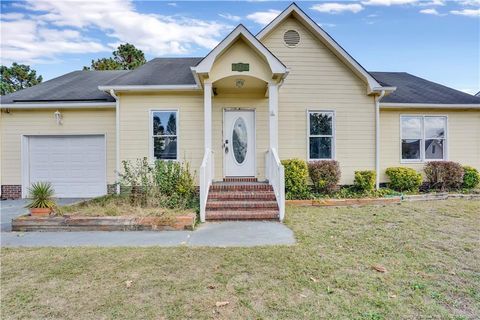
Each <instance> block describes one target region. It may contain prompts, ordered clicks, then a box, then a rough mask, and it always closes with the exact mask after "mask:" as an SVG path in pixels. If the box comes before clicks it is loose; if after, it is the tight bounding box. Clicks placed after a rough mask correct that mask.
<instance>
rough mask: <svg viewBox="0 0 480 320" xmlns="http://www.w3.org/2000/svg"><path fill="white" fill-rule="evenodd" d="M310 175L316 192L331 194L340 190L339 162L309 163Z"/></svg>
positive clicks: (319, 161) (322, 161)
mask: <svg viewBox="0 0 480 320" xmlns="http://www.w3.org/2000/svg"><path fill="white" fill-rule="evenodd" d="M308 173H309V174H310V179H312V183H313V189H314V190H315V192H319V193H328V194H330V193H332V192H334V191H335V190H337V189H338V183H339V181H340V176H341V172H340V165H339V164H338V162H337V161H335V160H318V161H311V162H309V163H308Z"/></svg>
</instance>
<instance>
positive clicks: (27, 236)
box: [0, 199, 295, 247]
mask: <svg viewBox="0 0 480 320" xmlns="http://www.w3.org/2000/svg"><path fill="white" fill-rule="evenodd" d="M9 201H10V202H9ZM14 201H15V202H12V201H11V200H8V201H1V202H0V206H1V221H2V232H1V236H0V243H1V246H2V247H82V246H92V247H147V246H160V247H173V246H191V247H196V246H208V247H253V246H266V245H292V244H295V238H294V235H293V232H292V230H290V229H289V228H287V227H286V226H285V225H284V224H282V223H279V222H263V221H258V222H257V221H244V222H239V221H234V222H233V221H232V222H209V223H204V224H201V225H200V226H199V227H198V228H197V229H196V230H195V231H163V232H162V231H161V232H155V231H126V232H102V231H96V232H10V230H11V226H10V220H11V219H12V218H13V217H15V216H17V215H20V214H22V213H25V210H24V209H23V206H24V204H25V203H24V201H22V200H14ZM67 201H68V202H67ZM75 201H78V199H69V200H66V199H64V200H62V202H63V203H71V202H75Z"/></svg>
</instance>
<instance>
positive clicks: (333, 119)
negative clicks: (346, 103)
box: [307, 110, 337, 161]
mask: <svg viewBox="0 0 480 320" xmlns="http://www.w3.org/2000/svg"><path fill="white" fill-rule="evenodd" d="M312 113H330V114H331V115H332V134H331V135H324V134H314V135H312V134H310V114H312ZM336 136H337V134H336V115H335V110H307V159H308V161H319V160H335V158H336V152H335V150H336V148H335V146H336V141H335V140H336ZM310 138H332V157H331V158H318V159H312V158H311V157H310Z"/></svg>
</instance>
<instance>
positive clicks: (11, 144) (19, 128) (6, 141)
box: [0, 108, 115, 185]
mask: <svg viewBox="0 0 480 320" xmlns="http://www.w3.org/2000/svg"><path fill="white" fill-rule="evenodd" d="M56 110H57V109H56V108H55V109H48V110H18V109H11V110H10V113H6V112H5V111H2V115H1V118H0V137H1V156H2V159H1V172H0V174H1V177H2V178H1V182H2V184H4V185H9V184H22V173H21V170H22V164H21V137H22V135H72V134H106V143H107V146H106V147H107V183H114V182H115V109H113V108H112V109H80V110H71V109H65V110H62V109H61V108H59V109H58V110H59V111H60V112H61V113H62V116H63V122H62V125H57V124H56V122H55V119H54V117H53V113H54V112H55V111H56Z"/></svg>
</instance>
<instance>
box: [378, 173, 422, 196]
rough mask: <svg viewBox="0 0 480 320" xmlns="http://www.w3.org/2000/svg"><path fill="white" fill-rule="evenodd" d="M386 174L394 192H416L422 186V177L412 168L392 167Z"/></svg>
mask: <svg viewBox="0 0 480 320" xmlns="http://www.w3.org/2000/svg"><path fill="white" fill-rule="evenodd" d="M385 173H386V174H387V176H388V178H389V179H390V184H389V187H390V188H392V189H393V190H397V191H411V192H416V191H418V189H419V188H420V186H421V185H422V180H423V178H422V175H421V174H420V173H419V172H417V171H416V170H415V169H412V168H405V167H392V168H387V171H386V172H385Z"/></svg>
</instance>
